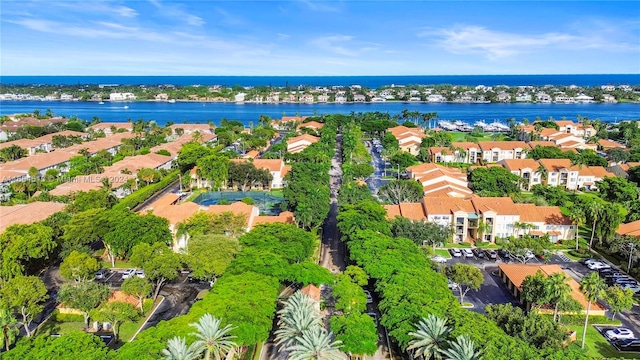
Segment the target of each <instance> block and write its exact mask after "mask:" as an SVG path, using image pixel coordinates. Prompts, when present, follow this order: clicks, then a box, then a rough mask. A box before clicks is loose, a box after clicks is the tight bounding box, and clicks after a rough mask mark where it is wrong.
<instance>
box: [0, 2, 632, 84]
mask: <svg viewBox="0 0 640 360" xmlns="http://www.w3.org/2000/svg"><path fill="white" fill-rule="evenodd" d="M1 5H2V7H1V10H0V19H1V23H0V26H1V28H0V29H1V35H0V56H1V58H0V59H1V61H0V74H2V75H467V74H479V75H484V74H609V73H634V74H637V73H640V3H638V2H637V1H554V2H525V1H498V2H487V1H473V2H463V1H448V2H440V1H313V0H300V1H242V0H240V1H212V0H192V1H162V0H149V1H144V0H136V1H100V0H84V1H74V0H68V1H49V0H39V1H29V0H19V1H18V0H16V1H12V0H2V4H1Z"/></svg>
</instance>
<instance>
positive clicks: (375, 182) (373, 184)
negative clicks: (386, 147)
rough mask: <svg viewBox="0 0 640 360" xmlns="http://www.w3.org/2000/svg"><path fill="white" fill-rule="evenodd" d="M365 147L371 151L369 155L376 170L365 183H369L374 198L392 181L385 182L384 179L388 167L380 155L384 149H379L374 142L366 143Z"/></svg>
mask: <svg viewBox="0 0 640 360" xmlns="http://www.w3.org/2000/svg"><path fill="white" fill-rule="evenodd" d="M365 145H366V146H367V149H368V150H369V154H371V158H372V162H371V165H372V166H373V169H374V171H373V174H372V175H371V176H369V177H368V178H367V179H366V181H365V182H366V183H367V186H369V190H371V193H372V194H373V195H374V196H377V194H378V189H380V187H382V186H384V185H386V184H388V183H389V182H390V181H391V180H385V179H383V178H382V177H383V176H384V175H385V173H386V166H385V164H384V160H383V159H382V155H381V154H380V152H381V151H382V148H380V149H378V148H377V147H376V146H375V144H373V142H372V141H365Z"/></svg>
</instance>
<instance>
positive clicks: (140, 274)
mask: <svg viewBox="0 0 640 360" xmlns="http://www.w3.org/2000/svg"><path fill="white" fill-rule="evenodd" d="M136 276H137V277H139V278H145V275H144V270H136Z"/></svg>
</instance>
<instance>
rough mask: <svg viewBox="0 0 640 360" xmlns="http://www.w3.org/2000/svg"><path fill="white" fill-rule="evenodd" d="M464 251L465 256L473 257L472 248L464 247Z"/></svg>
mask: <svg viewBox="0 0 640 360" xmlns="http://www.w3.org/2000/svg"><path fill="white" fill-rule="evenodd" d="M462 253H463V254H464V257H468V258H472V257H473V251H471V249H462Z"/></svg>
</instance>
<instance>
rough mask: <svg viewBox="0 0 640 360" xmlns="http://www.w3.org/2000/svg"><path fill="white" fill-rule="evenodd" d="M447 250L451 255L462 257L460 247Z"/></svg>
mask: <svg viewBox="0 0 640 360" xmlns="http://www.w3.org/2000/svg"><path fill="white" fill-rule="evenodd" d="M449 252H450V253H451V256H453V257H462V251H460V249H450V250H449Z"/></svg>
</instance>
